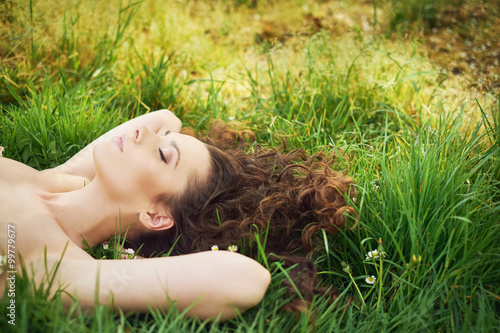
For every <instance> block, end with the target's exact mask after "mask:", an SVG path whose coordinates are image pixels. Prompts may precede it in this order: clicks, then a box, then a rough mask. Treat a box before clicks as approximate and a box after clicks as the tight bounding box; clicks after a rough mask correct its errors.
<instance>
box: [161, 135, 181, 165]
mask: <svg viewBox="0 0 500 333" xmlns="http://www.w3.org/2000/svg"><path fill="white" fill-rule="evenodd" d="M170 133H172V131H170V130H168V131H166V132H165V134H164V135H163V136H167V135H169V134H170ZM170 144H171V145H172V147H174V148H175V150H177V162H175V166H174V169H175V168H177V165H178V164H179V161H180V160H181V152H180V150H179V146H177V143H176V142H175V141H172V142H171V143H170Z"/></svg>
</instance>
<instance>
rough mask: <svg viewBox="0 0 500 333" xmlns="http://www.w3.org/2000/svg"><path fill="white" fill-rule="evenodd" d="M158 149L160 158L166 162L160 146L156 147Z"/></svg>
mask: <svg viewBox="0 0 500 333" xmlns="http://www.w3.org/2000/svg"><path fill="white" fill-rule="evenodd" d="M158 151H159V152H160V158H161V160H162V161H163V162H165V163H166V164H168V162H167V160H166V159H165V155H163V152H162V151H161V148H158Z"/></svg>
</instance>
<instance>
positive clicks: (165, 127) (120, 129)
mask: <svg viewBox="0 0 500 333" xmlns="http://www.w3.org/2000/svg"><path fill="white" fill-rule="evenodd" d="M138 125H145V126H146V127H148V128H149V129H150V130H151V131H153V132H154V133H165V132H166V131H171V132H179V131H180V130H181V126H182V123H181V121H180V120H179V118H177V117H176V116H175V115H174V114H173V113H172V112H170V111H169V110H159V111H154V112H150V113H147V114H144V115H142V116H139V117H137V118H134V119H132V120H129V121H127V122H126V123H123V124H121V125H120V126H117V127H115V128H113V129H112V130H110V131H109V132H107V133H105V134H103V135H101V136H100V137H99V138H97V139H96V140H94V141H92V142H91V143H90V144H88V145H87V146H86V147H85V148H83V149H82V150H81V151H79V152H78V153H77V154H76V155H74V156H73V157H72V158H70V159H69V160H68V161H66V162H65V163H64V164H61V165H60V166H57V167H55V168H53V169H49V170H45V172H51V173H62V174H68V175H75V176H82V177H85V178H86V179H87V180H91V179H92V178H94V175H95V166H94V158H93V156H92V151H93V149H94V147H95V145H96V144H98V143H99V142H103V141H109V140H111V138H113V137H114V136H120V135H122V134H126V133H132V132H134V130H135V129H137V126H138Z"/></svg>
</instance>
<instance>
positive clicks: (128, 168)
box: [94, 126, 210, 204]
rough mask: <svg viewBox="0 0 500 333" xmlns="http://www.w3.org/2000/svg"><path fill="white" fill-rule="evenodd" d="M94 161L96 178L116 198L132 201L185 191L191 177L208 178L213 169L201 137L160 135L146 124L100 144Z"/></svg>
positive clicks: (95, 149) (171, 134) (174, 134)
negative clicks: (198, 138)
mask: <svg viewBox="0 0 500 333" xmlns="http://www.w3.org/2000/svg"><path fill="white" fill-rule="evenodd" d="M94 162H95V166H96V179H99V181H101V182H102V183H103V184H104V186H105V187H106V190H107V191H108V193H109V194H110V195H111V196H112V197H113V199H116V200H119V201H121V202H126V203H128V204H132V202H134V201H139V200H144V199H145V200H149V202H153V201H154V200H155V199H156V198H157V196H158V195H163V194H167V195H173V194H175V193H179V192H180V193H182V191H184V189H185V188H186V186H187V183H188V180H189V179H190V178H191V177H198V178H199V179H204V178H206V177H207V176H208V172H209V169H210V155H209V153H208V150H207V148H206V146H205V144H204V143H202V142H201V141H199V140H197V139H195V138H193V137H191V136H187V135H182V134H178V133H171V132H167V133H166V134H165V135H158V134H155V133H153V132H151V131H150V130H149V129H148V128H147V127H145V126H140V128H139V129H138V130H136V131H135V132H134V133H127V134H123V135H122V136H120V137H114V138H112V140H111V141H108V142H104V143H102V144H99V145H97V146H96V147H95V148H94ZM131 201H132V202H131Z"/></svg>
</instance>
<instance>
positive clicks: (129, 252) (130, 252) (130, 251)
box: [125, 249, 136, 259]
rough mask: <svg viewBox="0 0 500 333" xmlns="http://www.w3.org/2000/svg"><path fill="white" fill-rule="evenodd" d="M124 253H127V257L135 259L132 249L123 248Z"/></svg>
mask: <svg viewBox="0 0 500 333" xmlns="http://www.w3.org/2000/svg"><path fill="white" fill-rule="evenodd" d="M125 253H127V254H128V257H129V258H130V259H135V258H136V256H135V251H134V249H125Z"/></svg>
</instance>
